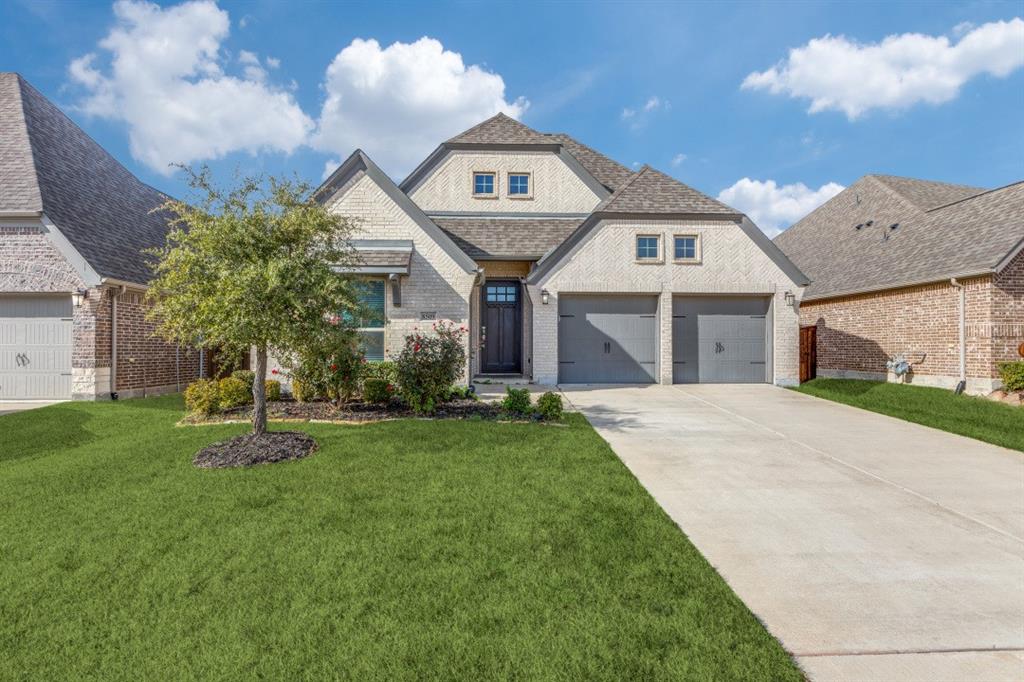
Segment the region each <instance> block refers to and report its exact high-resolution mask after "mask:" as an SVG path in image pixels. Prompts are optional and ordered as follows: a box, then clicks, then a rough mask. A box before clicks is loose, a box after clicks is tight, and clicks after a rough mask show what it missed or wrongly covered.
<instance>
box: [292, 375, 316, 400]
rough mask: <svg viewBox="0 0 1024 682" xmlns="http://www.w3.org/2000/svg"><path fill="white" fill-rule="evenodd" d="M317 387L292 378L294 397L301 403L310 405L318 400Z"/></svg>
mask: <svg viewBox="0 0 1024 682" xmlns="http://www.w3.org/2000/svg"><path fill="white" fill-rule="evenodd" d="M317 396H318V393H317V390H316V387H314V386H313V385H312V384H310V383H307V382H306V381H304V380H302V379H296V378H295V377H294V376H293V377H292V397H293V398H295V399H296V400H298V401H299V402H300V403H308V402H312V401H314V400H316V399H317Z"/></svg>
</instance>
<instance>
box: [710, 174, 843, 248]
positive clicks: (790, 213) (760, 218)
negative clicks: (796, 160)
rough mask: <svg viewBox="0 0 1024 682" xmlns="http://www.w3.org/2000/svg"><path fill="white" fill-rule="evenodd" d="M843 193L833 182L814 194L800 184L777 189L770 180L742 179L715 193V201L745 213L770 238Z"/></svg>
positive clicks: (813, 191)
mask: <svg viewBox="0 0 1024 682" xmlns="http://www.w3.org/2000/svg"><path fill="white" fill-rule="evenodd" d="M843 189H844V187H843V186H842V185H840V184H838V183H835V182H829V183H826V184H824V185H822V186H821V187H819V188H818V189H816V190H815V189H811V188H809V187H808V186H807V185H805V184H803V183H802V182H797V183H794V184H792V185H782V186H781V187H780V186H779V185H777V184H776V183H775V181H774V180H765V181H764V182H762V181H760V180H751V179H750V178H743V179H742V180H738V181H737V182H736V183H735V184H734V185H733V186H732V187H728V188H726V189H723V190H722V191H721V192H719V194H718V200H719V201H722V202H725V203H726V204H729V205H730V206H732V207H733V208H737V209H739V210H740V211H742V212H743V213H746V214H747V215H748V216H750V219H751V220H753V221H754V222H755V223H756V224H757V226H758V227H760V228H761V229H762V230H763V231H764V232H765V234H767V235H768V236H769V237H774V236H775V235H777V234H778V233H779V232H782V230H784V229H785V228H787V227H789V226H790V225H792V224H793V223H795V222H796V221H798V220H800V219H801V218H803V217H804V216H805V215H807V214H808V213H810V212H811V211H813V210H814V209H816V208H817V207H818V206H821V205H822V204H823V203H825V202H826V201H828V200H829V199H831V198H832V197H834V196H835V195H837V194H839V193H840V192H842V191H843Z"/></svg>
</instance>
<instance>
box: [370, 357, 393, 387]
mask: <svg viewBox="0 0 1024 682" xmlns="http://www.w3.org/2000/svg"><path fill="white" fill-rule="evenodd" d="M363 379H383V380H384V381H386V382H388V383H389V384H397V383H398V368H397V367H396V366H395V363H393V362H391V361H390V360H375V361H373V362H367V363H366V364H365V365H363Z"/></svg>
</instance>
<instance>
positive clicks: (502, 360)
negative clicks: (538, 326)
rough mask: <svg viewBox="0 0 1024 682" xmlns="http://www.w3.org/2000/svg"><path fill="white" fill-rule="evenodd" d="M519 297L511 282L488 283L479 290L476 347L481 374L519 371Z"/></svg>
mask: <svg viewBox="0 0 1024 682" xmlns="http://www.w3.org/2000/svg"><path fill="white" fill-rule="evenodd" d="M521 294H522V291H521V287H520V286H519V282H516V281H515V280H488V281H487V282H486V283H485V284H484V286H483V289H482V290H481V294H480V295H481V298H482V299H483V301H482V306H481V307H482V309H483V315H481V319H480V325H481V328H480V347H481V354H482V356H483V362H482V366H481V371H482V372H483V373H484V374H511V373H519V372H521V371H522V362H521V358H522V345H523V335H522V326H521V325H522V319H523V315H522V310H523V308H522V300H521V299H522V295H521Z"/></svg>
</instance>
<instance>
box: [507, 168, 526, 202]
mask: <svg viewBox="0 0 1024 682" xmlns="http://www.w3.org/2000/svg"><path fill="white" fill-rule="evenodd" d="M513 175H525V176H526V188H527V189H528V190H529V191H528V192H527V193H526V194H512V176H513ZM505 192H506V196H507V197H508V198H509V199H517V200H523V199H533V173H532V172H530V171H508V172H507V173H505Z"/></svg>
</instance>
